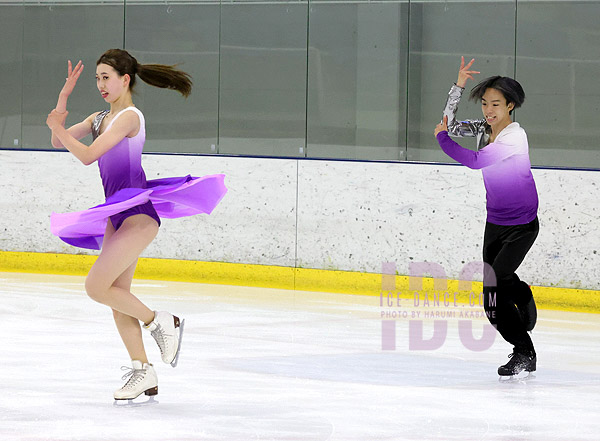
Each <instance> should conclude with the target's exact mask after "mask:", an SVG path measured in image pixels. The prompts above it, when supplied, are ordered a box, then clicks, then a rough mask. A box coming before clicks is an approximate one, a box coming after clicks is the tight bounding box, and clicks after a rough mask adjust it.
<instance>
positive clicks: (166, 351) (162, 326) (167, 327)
mask: <svg viewBox="0 0 600 441" xmlns="http://www.w3.org/2000/svg"><path fill="white" fill-rule="evenodd" d="M184 323H185V320H181V321H180V320H179V317H176V316H174V315H172V314H169V313H168V312H164V311H155V312H154V320H152V321H151V322H150V323H149V324H148V325H144V328H146V329H148V330H149V331H150V334H152V337H154V340H156V343H157V344H158V348H159V349H160V355H161V357H162V361H164V362H165V363H170V364H171V366H173V367H175V366H177V362H178V360H179V350H180V349H181V337H182V336H183V325H184Z"/></svg>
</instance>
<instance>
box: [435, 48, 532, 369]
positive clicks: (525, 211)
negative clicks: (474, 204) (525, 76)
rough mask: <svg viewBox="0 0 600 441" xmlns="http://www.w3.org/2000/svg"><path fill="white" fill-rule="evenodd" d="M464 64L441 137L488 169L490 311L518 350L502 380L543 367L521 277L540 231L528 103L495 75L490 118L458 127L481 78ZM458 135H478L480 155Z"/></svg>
mask: <svg viewBox="0 0 600 441" xmlns="http://www.w3.org/2000/svg"><path fill="white" fill-rule="evenodd" d="M474 61H475V60H474V59H473V60H471V61H470V62H469V63H468V64H467V65H465V60H464V57H462V59H461V65H460V70H459V73H458V81H457V82H456V84H455V85H453V86H452V87H451V88H450V92H449V94H448V101H447V102H446V107H445V109H444V113H443V119H442V122H441V123H440V124H438V125H437V126H436V128H435V131H434V135H435V136H436V138H437V141H438V143H439V144H440V147H441V148H442V150H443V151H444V152H445V153H446V154H447V155H448V156H450V157H451V158H453V159H454V160H456V161H458V162H460V163H461V164H463V165H466V166H467V167H469V168H472V169H481V171H482V173H483V181H484V184H485V189H486V194H487V222H486V226H485V233H484V238H483V261H484V267H485V269H484V288H483V289H484V291H483V293H484V308H485V311H486V315H487V317H488V319H489V321H490V323H491V324H492V325H494V326H495V327H496V329H497V330H498V332H499V333H500V334H501V335H502V337H503V338H504V339H505V340H506V341H507V342H509V343H510V344H512V345H513V346H514V349H513V353H512V354H511V355H509V357H510V360H509V362H508V363H507V364H505V365H503V366H500V367H499V368H498V374H499V375H501V376H513V375H517V374H519V373H520V372H522V371H527V372H533V371H535V369H536V362H537V356H536V353H535V349H534V347H533V342H532V341H531V338H530V336H529V334H528V333H527V332H528V331H531V330H532V329H533V327H534V326H535V322H536V319H537V310H536V307H535V302H534V300H533V295H532V293H531V289H530V288H529V285H527V284H526V283H525V282H523V281H521V280H519V277H518V276H517V275H516V274H515V271H516V270H517V268H518V267H519V265H520V264H521V262H522V261H523V259H524V258H525V255H526V254H527V252H528V251H529V249H530V248H531V246H532V245H533V243H534V241H535V239H536V237H537V235H538V231H539V223H538V218H537V210H538V195H537V190H536V186H535V182H534V180H533V175H532V174H531V163H530V161H529V146H528V143H527V135H526V133H525V131H524V130H523V129H522V128H521V127H520V126H519V124H518V123H516V122H513V121H512V119H511V113H512V111H513V110H514V109H516V108H518V107H520V106H521V105H522V104H523V101H524V100H525V93H524V92H523V88H522V87H521V85H520V84H519V83H518V82H517V81H515V80H514V79H512V78H508V77H501V76H494V77H490V78H487V79H485V80H483V81H481V82H480V83H479V84H477V85H476V86H475V87H474V88H473V89H472V90H471V94H470V99H472V100H474V101H480V102H481V110H482V112H483V116H484V118H483V119H479V120H468V121H457V120H456V118H455V116H456V112H457V110H458V103H459V102H460V98H461V95H462V93H463V90H464V88H465V85H466V83H467V79H469V78H470V79H473V76H472V75H473V74H478V73H479V72H477V71H474V70H470V69H471V66H472V65H473V62H474ZM449 133H450V134H451V135H453V136H474V137H476V138H477V146H478V150H477V151H473V150H469V149H466V148H463V147H461V146H460V145H459V144H457V143H456V142H454V141H453V140H452V139H451V138H450V136H448V134H449Z"/></svg>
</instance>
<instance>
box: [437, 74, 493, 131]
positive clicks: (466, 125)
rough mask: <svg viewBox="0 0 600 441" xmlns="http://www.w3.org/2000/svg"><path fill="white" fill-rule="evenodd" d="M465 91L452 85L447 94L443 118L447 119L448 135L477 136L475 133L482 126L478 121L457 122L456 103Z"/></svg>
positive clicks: (480, 120)
mask: <svg viewBox="0 0 600 441" xmlns="http://www.w3.org/2000/svg"><path fill="white" fill-rule="evenodd" d="M464 90H465V89H464V88H463V87H460V86H457V85H456V84H454V85H453V86H452V87H451V88H450V92H448V101H446V107H444V113H443V115H442V118H443V117H444V116H447V117H448V133H449V134H450V135H452V136H463V137H464V136H477V133H478V132H479V131H480V130H482V126H483V125H484V123H485V121H484V120H483V119H479V120H470V119H469V120H466V121H457V120H456V112H457V111H458V103H460V98H461V96H462V93H463V91H464Z"/></svg>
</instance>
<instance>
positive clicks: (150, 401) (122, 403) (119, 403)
mask: <svg viewBox="0 0 600 441" xmlns="http://www.w3.org/2000/svg"><path fill="white" fill-rule="evenodd" d="M136 400H137V397H136V398H133V399H125V400H115V401H114V403H113V406H114V407H120V408H130V407H144V406H152V405H154V404H158V401H156V400H155V399H154V395H151V396H149V397H148V398H146V399H145V400H143V401H136Z"/></svg>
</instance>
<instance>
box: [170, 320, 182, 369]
mask: <svg viewBox="0 0 600 441" xmlns="http://www.w3.org/2000/svg"><path fill="white" fill-rule="evenodd" d="M184 325H185V319H183V320H181V322H180V323H179V343H178V344H177V352H176V353H175V358H174V359H173V361H172V362H171V366H172V367H177V362H178V361H179V352H180V350H181V340H182V339H183V326H184Z"/></svg>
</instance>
